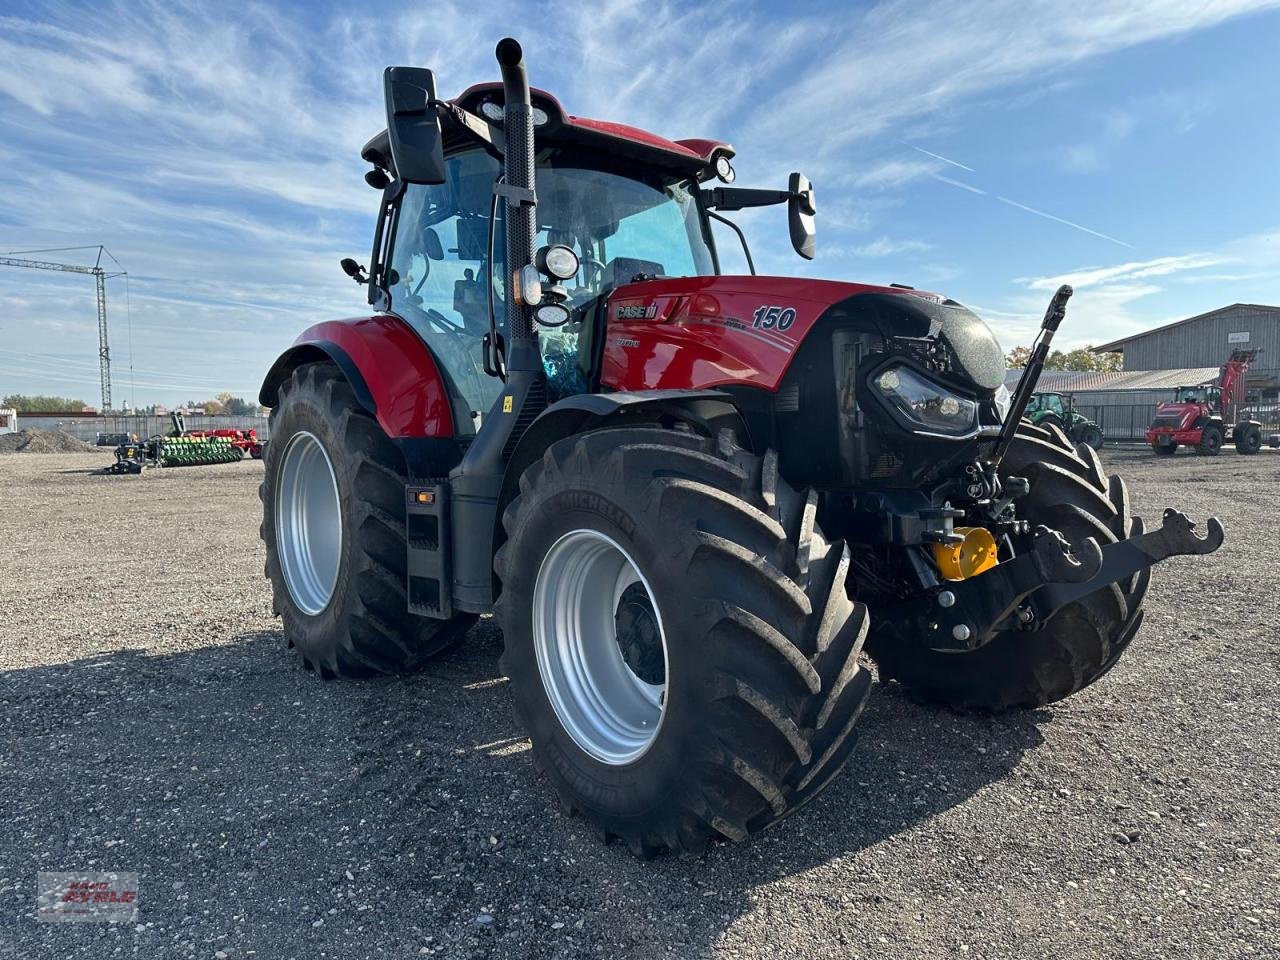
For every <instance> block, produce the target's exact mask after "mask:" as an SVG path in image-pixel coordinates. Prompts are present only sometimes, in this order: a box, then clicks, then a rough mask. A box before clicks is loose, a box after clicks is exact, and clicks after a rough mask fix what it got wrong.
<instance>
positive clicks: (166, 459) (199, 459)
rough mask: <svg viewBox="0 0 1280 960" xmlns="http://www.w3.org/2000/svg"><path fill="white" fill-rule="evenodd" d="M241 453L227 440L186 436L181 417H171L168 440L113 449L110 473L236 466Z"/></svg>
mask: <svg viewBox="0 0 1280 960" xmlns="http://www.w3.org/2000/svg"><path fill="white" fill-rule="evenodd" d="M244 455H245V450H244V448H243V447H242V446H240V445H237V444H236V442H235V440H234V438H232V437H229V436H214V435H209V434H203V433H199V432H193V433H188V432H187V431H186V429H185V424H184V423H183V420H182V415H181V414H177V413H175V414H173V430H172V431H171V432H170V433H169V435H168V436H163V437H160V436H157V437H152V438H151V439H149V440H144V441H142V442H133V441H131V442H128V443H122V444H120V446H118V447H116V462H115V463H114V464H112V466H111V468H110V472H111V473H141V472H142V471H143V470H145V469H147V468H148V467H195V466H207V465H209V464H215V463H236V462H238V461H240V460H243V459H244Z"/></svg>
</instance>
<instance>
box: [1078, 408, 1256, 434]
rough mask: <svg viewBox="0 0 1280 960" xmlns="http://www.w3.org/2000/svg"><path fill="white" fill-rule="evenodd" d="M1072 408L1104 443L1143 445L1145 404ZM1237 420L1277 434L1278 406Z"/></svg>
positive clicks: (1148, 415) (1151, 411) (1147, 417)
mask: <svg viewBox="0 0 1280 960" xmlns="http://www.w3.org/2000/svg"><path fill="white" fill-rule="evenodd" d="M1075 406H1076V409H1077V410H1078V411H1079V412H1080V413H1082V414H1084V415H1085V416H1086V417H1090V418H1092V419H1093V420H1096V421H1097V422H1098V426H1100V427H1101V428H1102V435H1103V436H1104V437H1106V439H1107V442H1108V443H1110V442H1115V443H1145V442H1146V439H1147V438H1146V433H1147V427H1149V426H1151V420H1152V418H1153V417H1154V416H1155V412H1156V408H1155V406H1154V405H1153V404H1149V403H1142V404H1136V403H1134V404H1106V405H1096V406H1095V405H1093V404H1088V403H1081V402H1080V401H1079V400H1077V401H1076V405H1075ZM1241 417H1242V418H1248V419H1250V420H1257V421H1258V422H1260V423H1261V424H1262V432H1263V434H1264V435H1265V434H1268V433H1280V407H1277V406H1276V405H1270V406H1267V407H1258V408H1247V409H1245V410H1244V411H1242V412H1241Z"/></svg>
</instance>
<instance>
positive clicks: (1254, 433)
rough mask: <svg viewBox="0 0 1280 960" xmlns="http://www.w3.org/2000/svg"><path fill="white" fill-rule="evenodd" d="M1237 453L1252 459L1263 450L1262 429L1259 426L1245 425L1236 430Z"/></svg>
mask: <svg viewBox="0 0 1280 960" xmlns="http://www.w3.org/2000/svg"><path fill="white" fill-rule="evenodd" d="M1235 442H1236V453H1239V454H1241V455H1242V456H1246V457H1250V456H1253V455H1254V454H1255V453H1257V452H1258V451H1260V450H1261V449H1262V428H1261V427H1259V426H1258V425H1257V424H1253V423H1243V424H1240V425H1238V426H1237V427H1236V429H1235Z"/></svg>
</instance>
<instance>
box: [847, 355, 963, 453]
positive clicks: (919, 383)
mask: <svg viewBox="0 0 1280 960" xmlns="http://www.w3.org/2000/svg"><path fill="white" fill-rule="evenodd" d="M871 383H872V386H873V387H874V388H875V391H876V393H878V394H879V395H880V398H881V399H882V400H884V401H885V403H887V404H888V405H889V407H890V408H891V409H892V410H893V411H894V412H895V413H897V414H898V415H899V418H900V419H902V420H905V421H906V422H907V423H908V424H910V425H911V426H912V427H918V428H921V430H922V431H923V432H928V433H936V434H941V435H943V436H948V437H963V436H966V435H968V434H971V433H973V432H974V431H975V430H976V429H977V427H978V405H977V403H975V402H974V401H973V400H970V399H969V398H968V397H962V396H960V395H959V394H956V393H952V392H951V391H950V390H948V389H947V388H946V387H944V386H942V384H940V383H935V382H933V381H932V380H930V379H929V378H928V377H926V376H924V375H922V374H919V373H916V371H914V370H912V369H911V368H910V367H906V366H902V365H898V366H893V367H890V368H889V369H888V370H883V371H881V372H880V373H878V374H876V376H875V377H874V378H873V379H872V381H871Z"/></svg>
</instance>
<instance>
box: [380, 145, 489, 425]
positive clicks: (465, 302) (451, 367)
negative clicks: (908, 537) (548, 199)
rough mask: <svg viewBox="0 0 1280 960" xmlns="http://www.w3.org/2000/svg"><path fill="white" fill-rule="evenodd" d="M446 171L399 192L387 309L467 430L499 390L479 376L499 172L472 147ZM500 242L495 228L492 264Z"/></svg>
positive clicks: (448, 164)
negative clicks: (426, 349) (444, 380)
mask: <svg viewBox="0 0 1280 960" xmlns="http://www.w3.org/2000/svg"><path fill="white" fill-rule="evenodd" d="M445 166H446V168H447V171H446V177H447V179H446V181H445V182H444V183H442V184H436V185H429V186H423V185H419V184H410V185H409V186H407V187H406V188H405V193H404V197H403V198H402V199H401V201H400V210H399V214H398V216H397V218H396V227H395V232H394V238H393V241H392V247H391V257H390V264H391V270H392V272H391V273H390V274H388V281H389V283H388V287H389V288H390V293H391V309H392V310H393V311H395V312H396V313H397V314H399V315H400V316H401V317H403V318H404V319H405V320H407V321H408V322H409V323H410V324H412V325H413V327H414V329H415V330H417V331H418V333H419V334H420V335H421V336H422V338H423V339H424V340H426V341H427V342H428V343H429V344H430V345H431V348H432V350H433V351H434V352H435V355H436V358H437V359H438V360H439V361H440V363H441V365H442V366H444V367H445V368H446V369H445V371H444V372H445V374H446V376H448V377H449V379H450V381H451V382H452V384H453V388H454V391H455V394H456V399H457V400H458V401H459V402H458V403H455V417H454V419H455V421H456V425H457V428H458V430H459V431H460V432H463V433H466V432H469V431H470V430H471V429H473V428H474V427H475V426H476V425H477V423H478V421H477V419H476V418H475V417H473V416H472V414H473V413H479V414H485V413H488V411H489V408H490V407H491V406H493V402H494V400H495V399H496V398H497V396H498V393H499V392H500V391H501V389H502V382H501V381H500V380H498V379H496V378H494V377H489V376H486V375H485V373H484V367H483V353H482V350H481V338H482V337H484V335H485V334H486V333H487V332H488V331H489V306H488V293H487V288H486V286H485V272H486V271H487V270H488V269H489V254H488V249H487V245H488V236H489V204H490V198H491V197H492V195H493V182H494V179H495V178H496V177H497V175H498V172H499V170H498V162H497V161H496V160H494V159H493V158H492V157H490V156H489V155H488V154H486V153H483V152H481V151H478V150H477V151H470V152H467V153H463V154H459V155H457V156H454V157H450V158H449V159H448V160H447V161H446V164H445ZM501 241H502V234H501V232H500V231H499V232H498V234H497V236H496V237H495V257H494V259H495V260H496V261H497V262H498V263H501V262H502V258H503V256H504V254H503V247H502V242H501ZM498 317H499V318H501V317H502V312H501V309H499V310H498ZM464 408H465V409H464Z"/></svg>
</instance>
